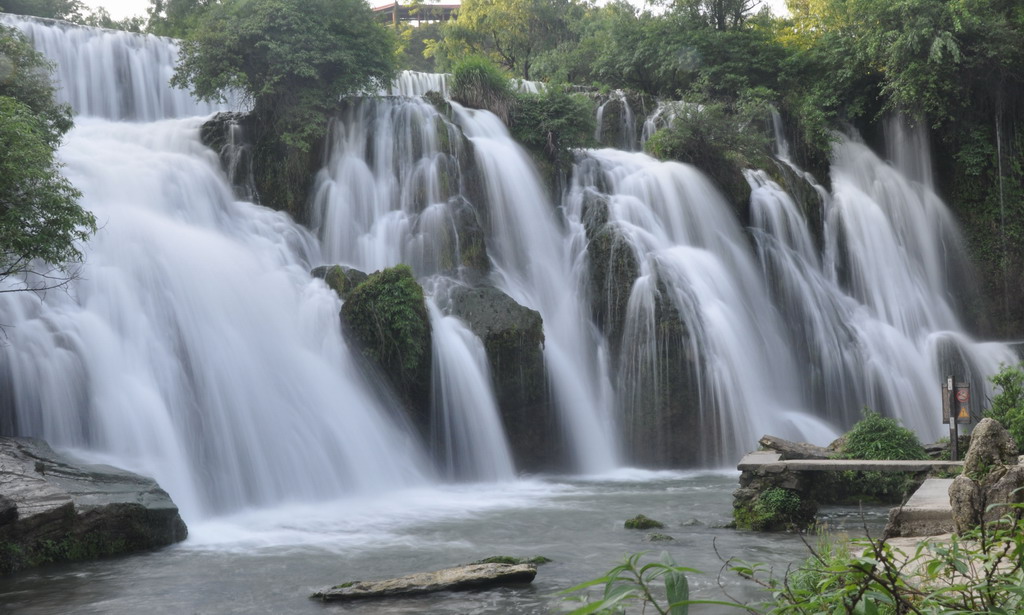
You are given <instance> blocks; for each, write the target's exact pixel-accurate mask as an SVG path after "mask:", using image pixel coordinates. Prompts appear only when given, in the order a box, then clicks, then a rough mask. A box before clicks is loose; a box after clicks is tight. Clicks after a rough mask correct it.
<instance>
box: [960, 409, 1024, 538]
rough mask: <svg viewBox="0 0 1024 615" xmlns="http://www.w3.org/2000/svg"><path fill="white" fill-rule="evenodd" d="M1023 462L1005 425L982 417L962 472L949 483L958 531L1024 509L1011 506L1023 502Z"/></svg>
mask: <svg viewBox="0 0 1024 615" xmlns="http://www.w3.org/2000/svg"><path fill="white" fill-rule="evenodd" d="M1022 488H1024V466H1021V465H1019V464H1018V460H1017V445H1016V444H1015V443H1014V441H1013V437H1012V436H1011V435H1010V433H1009V432H1008V431H1006V429H1005V428H1003V426H1002V425H1000V424H999V423H998V422H997V421H994V420H992V419H987V418H986V419H982V420H981V422H980V423H978V425H977V426H976V427H975V428H974V431H973V432H972V433H971V447H970V449H969V450H968V451H967V457H966V458H965V459H964V471H963V474H961V475H960V476H957V477H956V478H955V479H954V480H953V484H952V485H950V487H949V503H950V507H951V508H952V513H953V525H954V527H955V529H956V531H957V532H958V533H963V532H966V531H967V530H970V529H972V528H975V527H978V526H979V525H981V524H982V523H983V522H990V521H995V520H997V519H1000V518H1001V517H1003V516H1005V515H1010V516H1011V517H1013V518H1014V519H1020V518H1021V510H1020V509H1019V508H1014V507H1011V506H1008V505H1009V504H1019V503H1021V502H1024V490H1021V489H1022Z"/></svg>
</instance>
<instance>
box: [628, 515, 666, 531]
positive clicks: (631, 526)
mask: <svg viewBox="0 0 1024 615" xmlns="http://www.w3.org/2000/svg"><path fill="white" fill-rule="evenodd" d="M623 526H624V527H625V528H626V529H627V530H653V529H663V528H664V527H665V524H664V523H662V522H661V521H657V520H655V519H651V518H650V517H647V516H646V515H637V516H635V517H633V518H632V519H626V522H625V523H624V524H623Z"/></svg>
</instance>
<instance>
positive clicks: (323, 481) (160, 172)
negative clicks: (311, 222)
mask: <svg viewBox="0 0 1024 615" xmlns="http://www.w3.org/2000/svg"><path fill="white" fill-rule="evenodd" d="M201 123H202V119H200V118H197V119H190V120H172V121H164V122H159V123H153V124H121V123H109V122H105V121H91V122H90V121H84V120H82V119H79V124H80V125H79V126H78V127H77V128H76V129H75V130H74V131H73V132H72V133H71V134H70V135H69V138H68V140H67V144H66V145H65V146H64V147H63V148H62V149H61V157H62V159H63V160H64V161H65V163H66V164H67V167H66V173H67V176H68V177H69V178H70V179H71V181H72V182H73V183H74V184H75V185H76V186H77V187H78V188H79V189H80V190H81V191H82V192H83V195H84V196H83V201H82V202H83V205H84V206H85V207H86V208H88V209H89V210H91V211H92V212H93V213H94V214H95V215H96V217H97V220H98V221H99V222H100V225H101V229H100V231H99V232H98V233H97V234H96V236H95V237H94V238H93V239H92V240H91V242H90V243H89V245H88V246H87V263H86V266H85V267H84V268H83V269H82V271H81V280H79V281H78V282H76V283H74V284H73V285H72V288H71V289H70V291H69V293H68V295H67V296H64V295H60V294H54V293H51V294H50V295H49V296H47V297H46V301H45V302H43V303H39V302H38V300H37V299H36V298H35V297H32V296H27V295H20V296H17V295H16V296H13V297H9V296H5V297H4V304H3V312H4V319H3V321H4V322H5V323H6V324H7V325H8V329H7V331H8V336H9V343H8V344H7V345H6V346H5V347H4V348H3V352H4V353H5V355H6V356H5V363H6V364H7V366H8V369H9V370H10V371H11V382H12V384H13V386H14V393H13V395H14V398H15V404H14V405H15V414H16V422H17V426H18V429H19V432H20V433H22V434H24V435H37V436H41V437H43V438H45V439H47V440H48V441H50V442H51V443H53V444H55V445H58V446H63V447H74V448H80V449H84V450H87V451H91V452H94V453H100V454H103V455H107V456H109V457H110V458H111V459H116V460H117V461H118V463H119V464H122V465H125V466H128V467H131V468H134V469H138V470H141V471H143V472H145V473H147V474H151V475H153V476H155V477H156V478H157V479H158V480H159V482H160V483H161V484H162V485H163V486H164V487H165V488H167V489H168V490H169V491H170V492H171V493H172V494H173V496H174V497H175V499H176V500H177V501H178V503H179V505H180V506H181V507H182V509H183V510H184V511H186V513H187V514H191V515H197V514H198V515H202V514H206V513H210V512H215V511H224V510H232V509H237V508H239V507H242V506H246V505H267V504H271V503H276V502H280V501H283V500H286V499H320V498H323V497H331V496H338V495H341V494H344V493H346V492H348V491H358V490H368V489H381V488H387V487H388V486H392V487H394V486H399V485H403V484H406V483H407V481H410V480H412V481H417V480H422V479H423V476H420V471H419V470H418V469H417V468H424V467H427V466H426V465H425V463H424V462H423V461H422V459H421V458H419V457H418V456H417V454H416V447H415V446H413V445H412V443H411V442H410V441H408V438H407V437H406V436H403V435H402V433H401V432H400V430H399V429H398V428H397V427H396V426H395V425H392V424H390V421H389V420H388V419H387V418H386V417H387V412H386V410H385V409H384V408H382V407H381V405H380V403H379V402H378V401H376V399H375V396H374V394H373V393H372V392H371V391H370V390H369V389H368V387H367V385H366V384H365V383H363V382H360V381H359V380H358V379H357V378H354V377H352V376H351V374H353V373H356V372H357V370H356V369H355V366H354V364H353V359H352V357H350V356H349V351H348V350H347V348H346V347H345V346H344V345H343V344H342V342H341V336H340V331H339V321H338V318H337V313H338V310H339V307H340V304H339V301H338V300H337V298H336V297H334V296H333V293H332V292H331V291H329V290H328V289H327V288H326V287H325V286H323V285H322V284H321V283H320V282H314V281H313V280H312V279H311V278H310V276H309V274H308V273H307V270H308V262H309V259H310V257H311V256H312V255H313V254H315V252H316V249H317V246H316V243H315V241H314V240H313V239H312V238H311V237H310V236H309V235H308V234H307V233H306V232H305V231H303V230H302V229H301V228H300V227H297V226H296V225H295V224H294V223H292V222H291V221H290V220H289V219H288V218H287V217H286V216H284V215H283V214H279V213H276V212H273V211H270V210H267V209H264V208H261V207H258V206H255V205H252V204H249V203H244V202H237V201H234V199H233V197H232V194H231V187H230V186H229V185H228V184H227V182H226V181H225V179H224V177H223V175H222V174H221V173H220V171H219V165H218V162H217V160H216V157H215V156H214V155H213V154H212V152H210V151H209V150H208V149H207V148H205V147H204V146H203V145H202V144H201V143H200V142H199V138H198V131H199V125H200V124H201ZM56 402H59V403H56ZM398 442H403V444H402V445H399V446H396V443H398Z"/></svg>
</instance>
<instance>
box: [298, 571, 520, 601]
mask: <svg viewBox="0 0 1024 615" xmlns="http://www.w3.org/2000/svg"><path fill="white" fill-rule="evenodd" d="M536 576H537V566H536V565H534V564H503V563H487V564H466V565H465V566H456V567H454V568H445V569H444V570H437V571H434V572H420V573H416V574H410V575H406V576H403V577H396V578H393V579H384V580H381V581H349V582H346V583H341V584H339V585H335V586H333V587H327V588H324V589H322V590H320V591H318V592H316V593H314V594H313V595H312V596H311V597H312V598H315V599H317V600H323V601H325V602H330V601H342V600H360V599H367V598H385V597H389V596H412V595H417V594H427V593H432V592H441V591H464V590H475V589H483V588H487V587H495V586H503V585H521V584H524V583H531V582H532V581H533V579H534V577H536Z"/></svg>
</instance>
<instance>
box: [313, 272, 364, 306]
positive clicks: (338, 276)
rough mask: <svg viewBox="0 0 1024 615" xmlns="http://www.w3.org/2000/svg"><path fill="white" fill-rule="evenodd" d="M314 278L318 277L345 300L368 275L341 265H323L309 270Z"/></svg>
mask: <svg viewBox="0 0 1024 615" xmlns="http://www.w3.org/2000/svg"><path fill="white" fill-rule="evenodd" d="M309 273H310V275H312V276H313V277H314V278H320V279H321V280H323V281H324V282H326V283H327V286H328V287H329V288H330V289H331V290H333V291H334V292H335V293H336V294H337V295H338V297H339V298H341V300H342V301H344V300H347V299H348V297H349V295H351V294H352V291H353V290H355V289H356V287H357V286H359V285H360V284H362V283H363V282H365V281H366V278H368V277H369V276H368V275H367V274H366V273H364V272H362V271H359V270H358V269H353V268H351V267H344V266H342V265H324V266H322V267H316V268H315V269H313V270H312V271H310V272H309Z"/></svg>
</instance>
